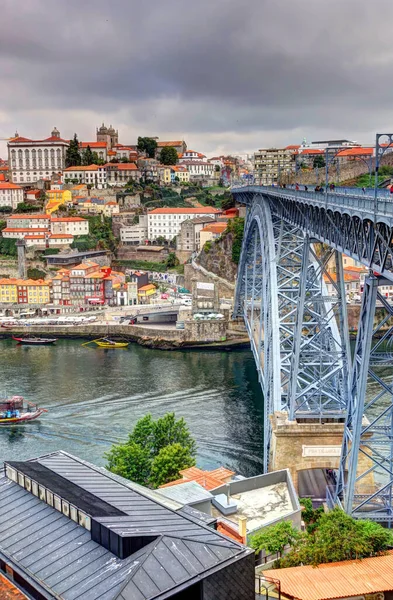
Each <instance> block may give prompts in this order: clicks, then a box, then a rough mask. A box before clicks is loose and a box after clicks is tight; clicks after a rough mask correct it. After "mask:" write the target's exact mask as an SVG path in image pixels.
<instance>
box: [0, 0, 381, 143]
mask: <svg viewBox="0 0 393 600" xmlns="http://www.w3.org/2000/svg"><path fill="white" fill-rule="evenodd" d="M392 17H393V3H392V2H391V0H374V1H373V2H369V0H329V2H326V0H242V2H238V0H198V2H194V3H188V2H185V1H184V0H166V1H165V2H159V1H157V0H151V1H150V2H140V1H138V2H137V1H136V0H112V2H111V3H108V2H107V0H105V1H104V0H83V2H80V0H24V1H23V3H15V2H14V0H0V20H1V35H0V81H1V84H0V89H1V93H0V137H7V136H8V135H12V134H13V133H14V130H15V128H18V130H19V132H20V133H21V134H23V135H26V136H31V137H40V136H41V137H43V136H45V135H47V134H48V132H49V131H50V129H51V128H52V127H53V125H55V124H56V125H57V127H59V128H60V130H61V133H62V135H64V136H70V135H72V134H73V132H74V131H77V132H78V134H79V136H80V137H81V138H84V139H92V138H93V137H94V132H95V126H96V125H97V124H99V123H100V122H101V121H102V120H105V121H110V122H112V123H113V124H114V125H115V126H117V127H118V128H119V130H120V133H121V138H122V139H123V140H124V141H129V142H132V141H134V140H135V139H136V137H137V135H138V134H141V135H144V134H148V135H159V136H160V137H161V138H163V137H166V136H170V137H176V138H178V137H183V136H184V137H185V139H186V140H187V141H188V143H189V145H192V146H193V147H197V148H198V149H200V150H202V151H205V152H214V153H215V152H216V151H233V152H245V151H249V152H251V151H253V150H254V149H255V148H256V147H258V146H259V147H260V146H264V145H270V144H283V143H295V142H299V141H300V140H301V138H302V137H303V136H304V135H306V136H307V137H309V138H310V137H311V138H313V137H314V138H315V137H321V136H322V135H323V136H336V135H344V136H346V137H350V138H354V139H359V140H360V141H365V142H371V141H372V136H373V132H374V131H375V130H377V129H379V130H381V129H383V130H391V129H392V127H393V118H392V116H391V106H392V101H393V86H392V85H391V84H390V81H391V80H392V75H393V51H392V49H391V41H390V37H391V21H392ZM1 153H3V154H4V146H3V148H1V146H0V155H1Z"/></svg>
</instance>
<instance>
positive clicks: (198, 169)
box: [179, 160, 215, 181]
mask: <svg viewBox="0 0 393 600" xmlns="http://www.w3.org/2000/svg"><path fill="white" fill-rule="evenodd" d="M179 164H180V165H182V166H185V167H187V169H188V172H189V173H190V181H192V180H196V179H211V178H212V177H214V172H215V165H213V164H212V163H209V162H203V161H197V160H185V161H183V160H181V161H180V162H179Z"/></svg>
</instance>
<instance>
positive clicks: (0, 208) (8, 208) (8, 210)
mask: <svg viewBox="0 0 393 600" xmlns="http://www.w3.org/2000/svg"><path fill="white" fill-rule="evenodd" d="M0 213H12V206H0Z"/></svg>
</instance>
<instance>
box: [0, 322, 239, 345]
mask: <svg viewBox="0 0 393 600" xmlns="http://www.w3.org/2000/svg"><path fill="white" fill-rule="evenodd" d="M197 325H198V327H197V330H196V333H195V336H194V338H191V339H189V335H188V334H189V333H190V332H189V331H186V330H184V329H176V328H175V327H173V326H169V325H168V326H166V327H157V326H156V327H155V326H142V325H119V324H116V325H115V324H113V325H107V324H106V323H101V324H97V323H93V324H86V325H59V326H56V325H52V326H45V327H42V326H38V325H35V326H29V327H26V326H24V327H21V326H15V327H12V329H1V330H0V338H3V339H6V338H12V336H13V335H18V336H19V335H20V336H23V335H35V336H42V337H44V336H45V337H47V336H48V335H50V336H53V337H56V338H69V339H83V340H89V339H90V340H94V339H97V338H101V337H110V338H111V339H114V340H126V341H128V342H135V343H137V344H139V345H140V346H145V347H146V348H155V349H158V350H179V349H185V350H186V349H187V350H189V349H205V350H208V349H212V350H232V349H236V350H238V349H241V348H249V347H250V342H249V340H248V338H247V337H246V336H233V337H232V336H231V337H230V338H227V337H226V336H225V335H222V336H221V339H211V338H210V339H209V337H208V335H212V334H211V332H210V334H209V332H207V335H206V337H205V339H204V338H203V328H204V327H203V325H204V324H203V323H197ZM201 325H202V328H201ZM210 325H212V324H211V323H210ZM201 329H202V330H201ZM194 330H195V328H194ZM191 333H192V332H191ZM215 333H216V332H213V334H215ZM216 337H217V336H216Z"/></svg>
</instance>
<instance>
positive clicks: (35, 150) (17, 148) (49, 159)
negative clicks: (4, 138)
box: [8, 141, 68, 184]
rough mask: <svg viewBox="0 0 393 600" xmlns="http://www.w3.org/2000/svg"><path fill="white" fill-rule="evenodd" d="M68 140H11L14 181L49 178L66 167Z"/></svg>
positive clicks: (10, 160)
mask: <svg viewBox="0 0 393 600" xmlns="http://www.w3.org/2000/svg"><path fill="white" fill-rule="evenodd" d="M67 146H68V144H67V143H66V142H62V141H59V142H48V143H45V142H40V141H31V142H9V143H8V161H9V168H10V173H11V177H12V181H13V182H14V183H23V184H28V183H33V182H35V181H38V180H39V179H47V178H49V177H51V176H52V175H53V174H54V173H60V172H62V171H63V170H64V168H65V155H66V149H67Z"/></svg>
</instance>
